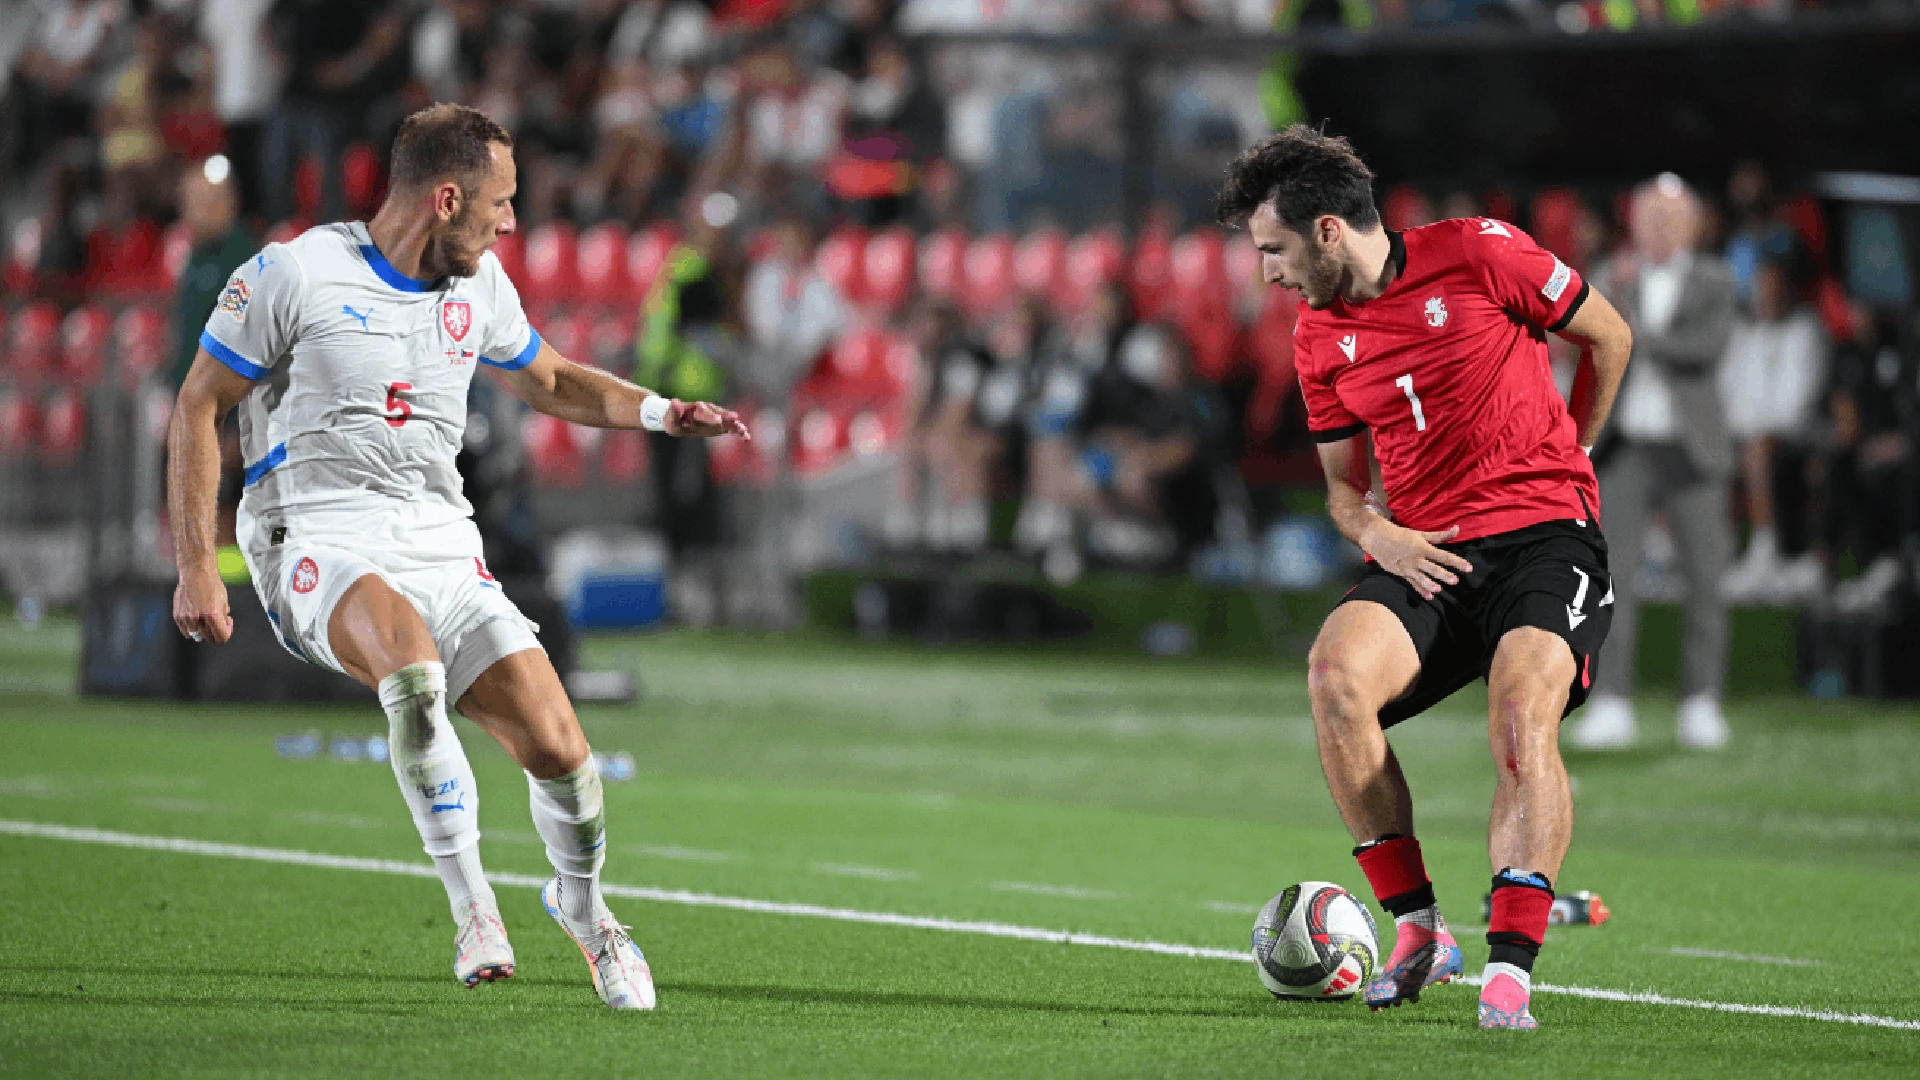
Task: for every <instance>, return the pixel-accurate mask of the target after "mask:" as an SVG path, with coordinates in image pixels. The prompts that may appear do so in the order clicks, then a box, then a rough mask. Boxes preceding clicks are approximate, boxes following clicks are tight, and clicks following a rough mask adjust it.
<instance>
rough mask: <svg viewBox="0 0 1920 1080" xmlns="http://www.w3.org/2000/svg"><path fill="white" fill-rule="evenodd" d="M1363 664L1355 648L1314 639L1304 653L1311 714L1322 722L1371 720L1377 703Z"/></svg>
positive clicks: (1377, 710) (1377, 705)
mask: <svg viewBox="0 0 1920 1080" xmlns="http://www.w3.org/2000/svg"><path fill="white" fill-rule="evenodd" d="M1370 682H1371V678H1370V676H1369V675H1368V673H1367V671H1366V665H1364V664H1363V663H1361V662H1360V661H1359V660H1358V658H1357V657H1356V656H1355V651H1354V650H1353V649H1352V648H1350V647H1347V646H1344V645H1342V644H1340V643H1338V642H1328V641H1324V640H1322V641H1317V642H1315V643H1314V646H1313V651H1312V652H1311V653H1309V654H1308V656H1307V697H1308V699H1309V700H1310V701H1311V702H1312V703H1313V714H1314V716H1315V717H1316V718H1318V719H1321V720H1322V721H1323V722H1334V723H1346V722H1352V721H1357V720H1361V719H1367V720H1374V719H1375V717H1376V715H1377V714H1378V712H1379V707H1380V703H1379V702H1377V701H1374V700H1372V699H1373V698H1374V697H1376V696H1377V695H1376V694H1374V693H1373V689H1372V687H1371V686H1370Z"/></svg>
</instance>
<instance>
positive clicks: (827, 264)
mask: <svg viewBox="0 0 1920 1080" xmlns="http://www.w3.org/2000/svg"><path fill="white" fill-rule="evenodd" d="M866 252H867V234H866V232H865V231H864V230H861V229H858V228H854V227H852V226H848V227H846V228H841V229H835V230H834V231H833V232H831V233H829V234H828V235H827V237H826V239H824V240H822V241H820V246H819V247H818V248H816V249H814V252H813V268H814V270H815V271H816V272H818V273H819V275H820V276H821V277H822V278H824V279H826V282H827V284H829V285H831V286H833V288H834V291H835V292H838V293H839V294H840V296H841V297H842V298H843V299H845V300H846V301H847V302H848V303H851V304H864V303H865V302H866V274H865V272H864V271H865V266H864V263H865V261H866Z"/></svg>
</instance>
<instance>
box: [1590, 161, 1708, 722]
mask: <svg viewBox="0 0 1920 1080" xmlns="http://www.w3.org/2000/svg"><path fill="white" fill-rule="evenodd" d="M1700 220H1701V213H1700V204H1699V201H1698V200H1697V199H1696V198H1695V197H1694V194H1693V192H1691V191H1689V190H1688V189H1687V186H1686V185H1685V184H1684V183H1683V182H1681V180H1680V178H1679V177H1677V176H1674V175H1673V174H1671V173H1662V174H1661V175H1660V176H1659V177H1658V178H1656V179H1654V180H1651V181H1649V182H1647V183H1645V184H1643V185H1641V186H1640V187H1639V188H1638V189H1636V190H1635V192H1634V196H1633V203H1632V221H1631V223H1630V226H1631V231H1632V236H1633V246H1632V250H1631V251H1629V252H1627V253H1624V254H1622V255H1620V256H1618V257H1617V258H1615V259H1612V260H1610V261H1609V262H1608V263H1607V264H1606V265H1604V266H1603V267H1601V268H1600V270H1599V272H1598V273H1596V274H1594V275H1593V276H1592V281H1593V284H1594V287H1595V288H1597V289H1599V290H1600V291H1601V292H1602V293H1603V294H1605V295H1606V296H1608V297H1609V298H1611V299H1612V300H1613V301H1614V304H1615V305H1616V306H1617V307H1618V309H1619V311H1620V313H1621V314H1622V315H1624V316H1625V317H1626V319H1627V322H1628V323H1629V324H1631V325H1632V327H1633V362H1632V364H1631V365H1630V366H1629V367H1628V369H1627V378H1626V384H1625V385H1624V386H1623V387H1622V388H1621V391H1620V403H1619V405H1618V406H1617V407H1616V409H1615V412H1614V422H1613V424H1612V425H1611V426H1610V427H1609V429H1608V432H1609V436H1608V438H1607V439H1605V440H1603V441H1602V442H1601V444H1600V446H1598V447H1596V448H1595V450H1594V464H1595V465H1597V466H1598V467H1599V474H1600V505H1601V520H1602V521H1603V522H1604V523H1605V526H1606V530H1607V542H1608V546H1609V547H1610V548H1611V551H1610V552H1609V558H1608V561H1609V562H1610V563H1611V564H1612V565H1613V567H1614V568H1615V571H1616V574H1617V578H1616V584H1617V585H1618V588H1617V590H1616V592H1617V596H1616V598H1615V602H1616V603H1617V604H1618V609H1617V610H1616V611H1615V613H1614V618H1613V632H1612V634H1611V635H1610V636H1609V637H1608V639H1607V644H1606V647H1605V649H1604V650H1603V651H1602V653H1601V656H1600V660H1601V663H1600V670H1599V672H1598V673H1597V674H1596V679H1595V685H1594V691H1593V697H1592V698H1591V699H1590V700H1589V701H1588V702H1587V706H1586V711H1585V715H1584V716H1582V717H1581V719H1580V722H1579V723H1578V725H1576V726H1575V727H1574V729H1573V731H1572V733H1571V738H1572V740H1573V742H1574V745H1576V746H1579V747H1582V748H1585V749H1594V750H1598V749H1618V748H1622V747H1626V746H1631V745H1633V743H1634V741H1635V739H1636V738H1637V737H1638V731H1637V728H1636V725H1635V722H1634V715H1633V692H1634V653H1635V649H1636V648H1637V647H1638V644H1639V634H1638V632H1637V631H1638V626H1637V622H1638V615H1639V600H1638V597H1637V595H1636V591H1637V589H1636V581H1635V579H1636V578H1637V577H1638V576H1639V574H1638V572H1639V569H1640V565H1641V559H1642V556H1643V554H1644V551H1645V545H1646V536H1647V524H1648V520H1649V518H1650V516H1651V515H1652V514H1653V512H1655V511H1656V510H1659V511H1664V512H1665V514H1666V520H1667V527H1668V529H1670V530H1671V531H1672V533H1673V538H1674V541H1675V544H1676V546H1677V547H1678V548H1679V553H1680V559H1681V565H1682V570H1683V572H1684V574H1685V575H1686V582H1687V597H1686V607H1685V613H1684V618H1683V624H1684V630H1683V635H1684V636H1683V642H1682V646H1681V652H1682V661H1681V686H1680V690H1681V695H1682V696H1681V702H1680V720H1679V732H1678V734H1679V741H1680V743H1681V745H1683V746H1688V747H1693V748H1696V749H1708V750H1712V749H1719V748H1720V747H1722V746H1725V745H1726V742H1727V737H1728V731H1727V722H1726V719H1725V717H1724V716H1722V715H1721V712H1720V694H1721V690H1722V688H1723V686H1724V684H1725V682H1726V671H1727V606H1726V602H1725V601H1724V600H1723V599H1722V598H1721V595H1720V578H1721V576H1722V575H1723V574H1724V573H1725V572H1726V568H1727V562H1728V560H1729V558H1731V552H1732V546H1733V536H1732V525H1731V523H1730V521H1729V520H1728V516H1727V497H1728V486H1729V482H1730V479H1731V477H1732V474H1733V469H1734V455H1733V441H1732V439H1731V438H1730V437H1729V436H1728V434H1727V426H1726V418H1725V415H1724V413H1723V412H1722V409H1721V403H1720V397H1719V389H1718V385H1717V382H1716V380H1717V376H1718V372H1719V366H1720V357H1721V354H1722V353H1724V352H1725V351H1726V347H1727V337H1728V334H1729V332H1730V330H1731V328H1732V324H1733V316H1734V306H1735V303H1736V298H1735V293H1734V281H1733V273H1732V271H1731V269H1730V268H1729V267H1728V265H1727V263H1726V261H1725V260H1724V259H1721V258H1720V257H1718V256H1715V255H1708V254H1706V253H1704V252H1699V251H1696V250H1694V248H1695V245H1696V243H1697V241H1698V238H1699V231H1700Z"/></svg>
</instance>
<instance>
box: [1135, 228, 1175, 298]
mask: <svg viewBox="0 0 1920 1080" xmlns="http://www.w3.org/2000/svg"><path fill="white" fill-rule="evenodd" d="M1127 292H1128V293H1129V294H1130V295H1131V296H1132V297H1133V313H1134V316H1135V317H1136V318H1138V319H1140V320H1142V321H1144V322H1152V321H1155V320H1159V319H1164V318H1166V317H1167V315H1168V314H1169V311H1170V309H1171V307H1172V305H1173V234H1172V233H1171V232H1170V231H1169V230H1168V229H1167V228H1166V227H1165V226H1164V225H1160V224H1157V223H1156V224H1154V225H1149V226H1148V227H1147V228H1146V230H1145V231H1144V232H1142V233H1141V235H1140V240H1139V242H1138V243H1136V244H1134V247H1133V262H1132V264H1131V265H1130V266H1129V267H1128V268H1127Z"/></svg>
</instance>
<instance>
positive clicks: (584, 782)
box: [527, 757, 607, 933]
mask: <svg viewBox="0 0 1920 1080" xmlns="http://www.w3.org/2000/svg"><path fill="white" fill-rule="evenodd" d="M527 795H528V801H529V803H530V804H531V805H532V807H533V827H534V828H535V829H536V830H538V831H539V833H540V839H542V840H544V841H546V844H547V861H548V862H550V863H552V864H553V869H554V871H555V872H556V873H557V874H559V876H560V889H559V893H560V895H559V898H558V899H559V902H560V914H562V915H564V916H566V919H567V922H568V923H570V924H572V926H573V928H574V930H575V931H576V933H577V932H578V931H580V930H582V929H588V928H591V927H593V926H594V925H595V924H596V923H598V922H599V921H600V920H601V919H603V918H606V917H607V909H606V905H605V904H604V903H603V902H602V901H601V899H600V867H601V865H602V864H603V863H605V862H606V859H607V813H606V806H605V802H604V800H603V799H602V797H601V793H600V769H599V767H598V766H596V765H595V764H594V763H593V758H591V757H589V758H587V761H586V764H584V765H582V766H580V767H579V768H578V769H575V770H573V771H572V772H570V773H568V774H567V775H565V776H560V777H555V778H554V779H552V780H542V779H539V778H538V777H536V776H534V775H533V774H532V773H528V774H527Z"/></svg>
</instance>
